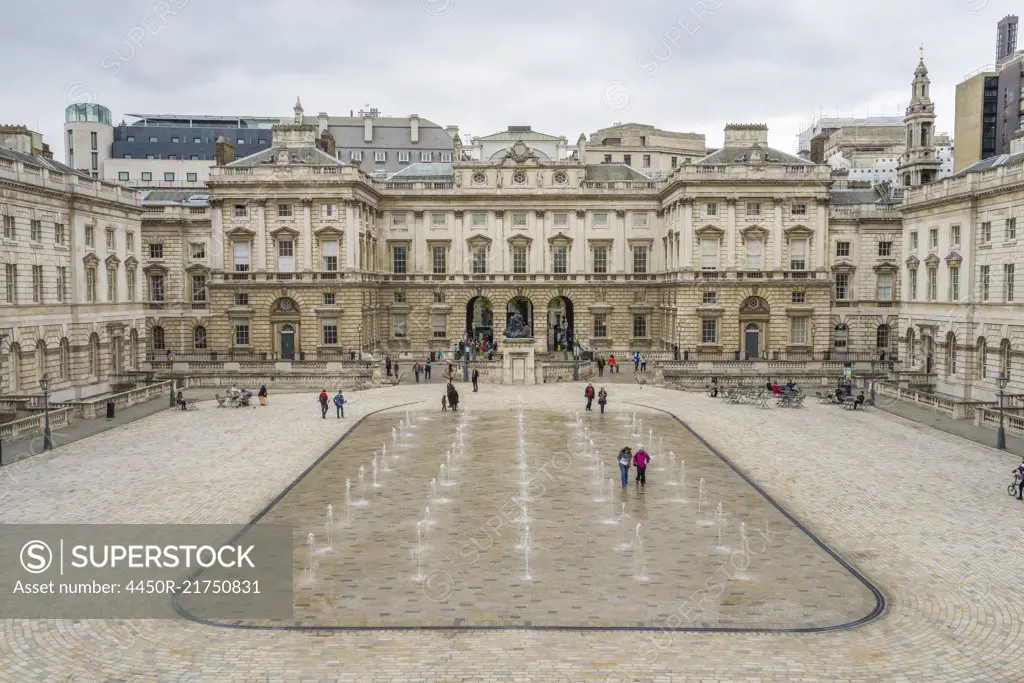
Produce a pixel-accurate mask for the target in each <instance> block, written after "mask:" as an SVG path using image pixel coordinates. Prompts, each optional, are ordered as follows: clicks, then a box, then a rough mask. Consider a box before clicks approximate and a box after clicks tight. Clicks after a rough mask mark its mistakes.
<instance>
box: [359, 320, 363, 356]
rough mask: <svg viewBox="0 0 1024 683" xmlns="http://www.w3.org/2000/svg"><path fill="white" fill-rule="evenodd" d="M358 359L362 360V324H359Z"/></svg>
mask: <svg viewBox="0 0 1024 683" xmlns="http://www.w3.org/2000/svg"><path fill="white" fill-rule="evenodd" d="M359 360H360V361H362V360H363V325H362V323H360V324H359Z"/></svg>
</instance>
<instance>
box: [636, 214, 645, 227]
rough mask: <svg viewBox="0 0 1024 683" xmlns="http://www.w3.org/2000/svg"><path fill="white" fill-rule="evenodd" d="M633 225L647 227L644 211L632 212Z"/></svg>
mask: <svg viewBox="0 0 1024 683" xmlns="http://www.w3.org/2000/svg"><path fill="white" fill-rule="evenodd" d="M633 227H634V228H646V227H647V214H646V213H634V214H633Z"/></svg>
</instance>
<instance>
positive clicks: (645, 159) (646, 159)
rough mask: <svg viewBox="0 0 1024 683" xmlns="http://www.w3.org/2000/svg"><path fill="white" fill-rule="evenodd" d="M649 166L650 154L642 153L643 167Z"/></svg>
mask: <svg viewBox="0 0 1024 683" xmlns="http://www.w3.org/2000/svg"><path fill="white" fill-rule="evenodd" d="M650 167H651V155H650V154H645V155H644V168H650Z"/></svg>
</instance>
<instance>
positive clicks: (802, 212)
mask: <svg viewBox="0 0 1024 683" xmlns="http://www.w3.org/2000/svg"><path fill="white" fill-rule="evenodd" d="M790 213H791V214H792V215H794V216H806V215H807V204H804V203H802V202H800V203H797V204H794V205H793V206H792V208H791V209H790Z"/></svg>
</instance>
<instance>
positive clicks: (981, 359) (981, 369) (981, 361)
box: [977, 337, 988, 379]
mask: <svg viewBox="0 0 1024 683" xmlns="http://www.w3.org/2000/svg"><path fill="white" fill-rule="evenodd" d="M987 343H988V342H986V341H985V338H984V337H978V344H977V350H978V379H985V376H986V375H987V374H988V371H987V368H986V366H987V365H988V348H987V346H986V345H987Z"/></svg>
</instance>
